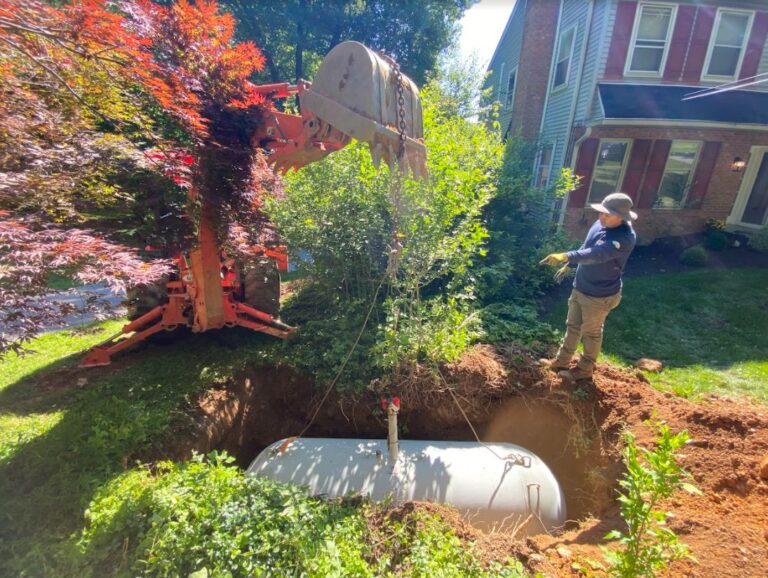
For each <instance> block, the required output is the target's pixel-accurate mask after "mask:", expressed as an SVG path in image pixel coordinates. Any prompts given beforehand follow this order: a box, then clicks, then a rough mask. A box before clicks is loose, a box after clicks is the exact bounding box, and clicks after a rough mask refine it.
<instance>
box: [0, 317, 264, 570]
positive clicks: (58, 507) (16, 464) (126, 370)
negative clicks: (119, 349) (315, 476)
mask: <svg viewBox="0 0 768 578" xmlns="http://www.w3.org/2000/svg"><path fill="white" fill-rule="evenodd" d="M268 342H269V338H266V337H263V336H259V335H255V334H252V333H244V332H210V333H206V334H204V335H198V336H193V337H190V338H186V339H184V340H181V341H178V342H175V343H173V344H168V345H164V346H147V347H146V348H145V349H144V350H143V351H139V352H134V353H128V354H126V355H125V356H124V357H122V358H121V359H120V360H119V361H117V362H116V363H115V364H114V365H113V366H110V367H107V368H101V369H91V370H81V369H76V368H74V367H73V366H74V365H75V364H76V363H77V361H78V360H79V355H77V356H76V355H71V356H69V357H67V358H66V359H62V360H56V361H54V362H52V363H50V364H48V365H46V366H45V367H42V368H39V369H37V370H36V371H34V372H33V373H32V374H31V375H30V376H28V377H25V378H24V379H21V380H19V381H17V382H15V383H12V384H10V385H8V386H7V387H6V388H5V389H3V390H2V391H0V407H2V408H3V409H2V412H3V413H4V414H6V415H12V414H17V415H19V416H26V415H31V414H38V413H45V412H54V411H61V410H62V408H63V412H62V413H63V415H62V416H61V419H60V420H59V421H58V422H57V423H56V424H55V425H53V426H52V427H51V428H50V429H49V430H48V431H46V432H45V433H43V434H42V435H39V436H37V437H34V438H33V439H31V440H29V441H26V442H25V443H21V444H19V445H18V446H17V447H16V448H15V451H14V452H13V453H11V454H10V456H8V457H7V458H6V459H5V460H3V461H0V575H3V576H16V575H29V576H38V575H41V576H42V575H57V576H62V575H78V570H77V563H78V560H77V552H76V549H75V546H74V541H73V539H72V536H73V533H75V532H77V531H78V530H79V529H80V528H81V527H82V524H83V512H84V510H85V508H86V507H87V505H88V503H89V502H90V500H91V499H92V497H93V494H94V492H95V491H96V490H97V489H98V488H99V487H101V486H102V485H103V484H104V483H105V482H107V481H109V480H110V479H112V478H113V477H114V476H116V475H118V474H119V473H120V472H121V471H123V470H125V469H126V468H127V467H129V466H130V465H132V464H129V463H127V462H128V459H129V457H130V456H132V455H135V454H136V453H137V452H138V451H139V450H140V449H142V448H143V447H145V446H146V445H147V444H149V443H151V441H152V440H153V438H155V437H157V436H158V435H160V434H162V433H163V432H164V431H165V430H166V429H167V428H168V427H169V426H170V425H171V423H172V422H173V421H174V420H175V419H176V418H177V417H179V416H181V415H182V413H183V410H184V407H185V403H186V401H187V400H188V399H190V398H191V397H192V396H194V395H195V394H196V393H197V392H199V391H200V390H202V389H204V388H205V387H207V386H210V385H211V384H213V383H216V382H223V381H225V380H226V379H227V378H229V376H231V375H232V373H233V372H234V371H236V370H237V369H238V368H239V367H241V366H242V365H243V364H244V363H245V362H248V361H253V360H254V359H256V358H258V357H259V356H260V355H263V354H262V353H261V352H262V350H263V349H264V346H265V344H266V343H268ZM82 379H87V380H88V381H87V383H85V384H84V385H83V384H82ZM78 380H80V383H81V385H78Z"/></svg>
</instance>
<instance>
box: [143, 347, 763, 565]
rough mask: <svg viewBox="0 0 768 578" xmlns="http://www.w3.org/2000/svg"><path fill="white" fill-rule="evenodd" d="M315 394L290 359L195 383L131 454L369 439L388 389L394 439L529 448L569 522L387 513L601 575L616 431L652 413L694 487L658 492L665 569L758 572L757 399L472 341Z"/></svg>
mask: <svg viewBox="0 0 768 578" xmlns="http://www.w3.org/2000/svg"><path fill="white" fill-rule="evenodd" d="M323 393H324V391H322V390H321V389H320V388H318V387H316V386H315V384H313V383H312V382H311V380H308V379H306V378H304V377H303V376H300V375H297V374H296V373H295V372H294V371H292V370H291V369H289V368H285V367H265V368H258V369H252V370H249V371H247V372H246V373H244V374H242V375H238V376H235V377H234V378H233V380H232V382H231V383H230V384H228V385H227V386H226V387H225V388H221V389H215V390H209V391H208V392H206V393H205V394H204V395H203V396H201V398H200V399H199V400H198V401H197V403H196V404H195V406H194V407H193V408H192V409H193V411H192V412H191V414H190V415H191V417H190V420H189V422H188V423H187V424H185V425H184V426H182V427H180V429H178V430H177V431H175V432H174V433H173V434H172V436H171V437H170V438H169V439H167V440H164V441H160V442H159V443H158V446H157V447H156V448H155V451H154V455H152V456H139V457H142V458H144V459H147V458H157V457H172V458H184V457H186V456H188V455H189V453H190V452H191V451H192V450H197V451H201V452H206V451H209V450H211V449H214V448H217V449H226V450H227V451H229V452H230V453H232V454H234V455H235V456H237V458H238V461H239V463H240V464H242V465H243V466H246V465H248V464H249V463H250V461H251V460H252V459H253V458H254V457H255V456H256V455H257V454H258V453H259V451H261V449H263V448H264V447H266V446H267V445H268V444H270V443H272V442H274V441H275V440H277V439H280V438H283V437H289V436H293V435H297V434H298V433H299V432H301V431H302V430H303V429H304V428H305V427H306V426H307V424H309V423H310V421H311V422H312V423H311V426H310V427H309V429H308V430H307V431H306V433H305V434H304V435H306V436H308V437H314V436H318V437H320V436H322V437H355V438H381V437H385V436H386V417H385V415H384V413H383V412H382V411H381V410H380V409H377V408H378V407H379V399H380V398H381V396H382V395H387V394H394V395H399V396H400V397H401V400H402V409H401V414H400V422H401V428H402V432H403V433H402V437H406V438H411V439H439V440H448V439H454V440H474V439H475V432H476V433H477V436H478V437H479V438H480V439H482V440H483V441H506V442H512V443H516V444H519V445H521V446H523V447H526V448H528V449H530V450H531V451H533V452H534V453H536V454H537V455H539V457H541V458H542V459H543V460H544V461H545V462H546V463H547V464H548V465H549V466H550V468H551V469H552V471H553V472H554V474H555V476H556V477H557V478H558V480H559V481H560V484H561V486H562V488H563V492H564V494H565V498H566V502H567V504H568V511H569V516H570V517H571V519H572V521H570V522H569V523H568V524H567V525H566V527H565V528H564V529H563V531H562V532H560V533H558V534H553V535H538V536H534V537H532V538H527V539H526V540H524V541H522V540H518V539H516V538H515V536H514V535H508V534H502V533H483V532H481V531H479V530H477V529H475V528H473V527H472V526H470V525H469V524H467V523H466V522H465V521H463V520H462V519H461V517H460V516H458V515H457V514H456V512H455V511H454V510H451V509H450V508H446V507H444V506H439V505H435V504H404V505H400V506H398V507H397V508H395V510H394V513H393V515H405V514H406V513H407V512H409V511H413V510H414V509H426V510H427V511H430V512H438V513H441V514H442V515H443V517H444V518H445V519H446V520H447V521H448V522H449V523H450V524H451V526H452V527H453V528H454V529H455V532H456V534H457V535H458V536H459V537H460V538H462V539H464V540H466V541H471V542H474V543H475V544H476V548H477V550H478V552H479V554H480V556H481V557H483V558H484V559H486V560H500V561H503V560H504V559H505V558H507V557H508V556H518V557H519V558H521V559H522V560H523V561H524V562H525V563H526V565H527V566H528V568H529V569H530V570H531V571H532V572H536V571H540V572H543V573H544V574H546V575H549V576H579V575H585V574H589V575H600V572H599V571H597V572H596V571H595V570H594V569H592V568H591V567H590V565H589V563H588V562H587V560H588V559H592V560H602V554H601V551H600V549H599V547H600V546H601V545H605V544H606V541H605V540H604V539H603V536H604V535H605V534H607V533H608V532H609V531H611V530H613V529H624V525H623V522H622V519H621V517H620V515H619V510H618V504H617V502H616V500H615V497H616V488H617V480H618V478H619V477H620V476H621V474H622V471H623V466H622V463H621V432H622V431H623V430H624V429H629V430H631V431H632V432H633V433H634V434H635V435H636V438H637V443H638V445H640V446H644V447H651V446H652V445H653V442H654V433H653V431H652V429H651V428H650V427H649V426H648V425H647V424H646V422H647V421H648V420H652V421H656V420H663V421H664V422H666V423H667V425H669V427H670V428H671V429H672V431H673V432H676V431H681V430H687V431H688V432H689V435H690V438H691V440H690V443H689V444H688V445H687V446H686V448H685V451H683V452H680V454H679V462H680V463H681V465H682V466H683V467H684V468H685V469H686V470H688V471H689V472H690V473H691V475H692V477H693V481H694V482H695V484H696V485H697V486H698V487H699V488H700V489H701V490H702V492H703V495H701V496H691V495H688V494H685V493H683V492H680V493H679V494H676V495H674V496H673V497H672V499H670V500H669V501H668V503H665V504H662V507H663V508H665V509H666V510H668V511H670V512H672V513H673V514H674V517H673V518H671V519H670V522H669V523H670V527H671V528H672V529H673V530H674V531H675V532H676V533H677V534H678V536H679V537H680V539H681V541H683V542H685V543H686V544H688V546H689V547H690V550H691V553H692V554H693V556H695V557H696V558H697V559H698V563H695V562H691V561H682V562H676V563H675V564H673V565H672V566H671V567H670V569H669V574H670V575H673V576H713V577H714V576H717V577H726V576H733V577H744V576H765V575H766V573H767V569H768V479H766V475H768V472H766V471H765V470H768V465H766V462H765V460H766V459H768V408H765V407H764V406H757V405H752V404H750V403H748V402H746V401H743V400H737V399H732V398H728V397H711V398H708V399H706V400H704V401H702V402H691V401H688V400H685V399H681V398H677V397H674V396H673V395H671V394H668V393H662V392H659V391H657V390H655V389H653V388H652V387H651V386H650V385H648V384H647V381H646V380H645V379H644V377H643V375H642V373H640V372H639V371H636V370H621V369H618V368H616V367H613V366H610V365H602V364H601V365H599V366H598V370H597V373H596V375H595V378H594V381H593V382H592V383H590V384H587V385H580V386H575V385H572V384H564V383H562V381H561V379H560V378H559V377H558V376H557V375H555V374H553V373H551V372H548V371H545V370H542V369H541V368H540V367H539V366H538V364H537V362H536V357H535V356H534V355H533V354H532V353H531V352H529V351H526V350H523V349H520V348H517V347H514V346H507V347H495V348H491V347H489V346H479V347H477V348H475V349H474V350H473V351H472V352H470V353H469V354H468V355H466V356H465V357H464V358H463V359H462V360H461V361H460V362H458V363H455V364H452V365H448V366H445V367H442V368H440V370H439V371H437V370H432V369H429V368H424V367H410V368H402V369H401V370H399V371H398V372H395V374H394V375H393V376H391V377H390V378H388V379H387V380H386V381H382V382H379V383H375V384H373V385H372V386H371V388H370V390H369V391H368V392H366V393H365V394H360V395H357V396H349V395H341V394H338V393H335V392H333V393H331V394H330V395H329V396H328V398H327V399H326V400H325V401H324V402H323V403H322V404H321V401H322V398H323ZM316 410H317V411H316ZM315 413H316V417H315V418H314V420H312V416H313V415H315ZM168 448H172V450H170V451H169V450H168ZM761 476H762V477H761ZM398 509H400V510H402V512H401V513H400V514H397V511H398Z"/></svg>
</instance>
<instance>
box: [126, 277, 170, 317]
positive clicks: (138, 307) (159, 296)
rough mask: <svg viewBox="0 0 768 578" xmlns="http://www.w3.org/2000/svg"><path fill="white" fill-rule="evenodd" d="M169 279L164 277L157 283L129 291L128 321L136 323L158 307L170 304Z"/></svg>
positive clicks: (127, 300)
mask: <svg viewBox="0 0 768 578" xmlns="http://www.w3.org/2000/svg"><path fill="white" fill-rule="evenodd" d="M167 282H168V277H167V276H164V277H163V278H161V279H160V280H159V281H157V282H156V283H151V284H149V285H138V286H136V287H132V288H131V289H129V290H128V293H127V299H126V306H127V308H128V320H129V321H135V320H136V319H138V318H139V317H141V316H142V315H146V314H147V313H149V312H150V311H152V309H154V308H155V307H157V306H158V305H162V304H164V303H167V302H168V290H167V288H166V286H165V285H166V283H167Z"/></svg>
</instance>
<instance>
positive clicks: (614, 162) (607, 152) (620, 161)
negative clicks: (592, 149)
mask: <svg viewBox="0 0 768 578" xmlns="http://www.w3.org/2000/svg"><path fill="white" fill-rule="evenodd" d="M627 149H629V141H628V140H601V141H600V148H599V150H598V152H597V160H596V161H595V170H594V171H592V184H591V185H590V187H589V202H592V203H594V202H598V201H602V200H603V197H605V196H606V195H609V194H611V193H615V192H616V191H617V190H618V188H619V183H620V182H621V177H622V176H623V174H624V160H625V159H626V157H627Z"/></svg>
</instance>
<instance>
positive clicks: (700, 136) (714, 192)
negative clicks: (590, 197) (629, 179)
mask: <svg viewBox="0 0 768 578" xmlns="http://www.w3.org/2000/svg"><path fill="white" fill-rule="evenodd" d="M590 138H629V139H651V140H656V139H672V140H699V141H717V142H721V143H722V146H721V147H720V153H719V155H718V157H717V160H716V161H715V167H714V170H713V171H712V177H711V180H710V182H709V187H708V188H707V191H706V194H705V195H704V197H703V199H702V200H701V206H700V207H699V208H684V209H637V210H636V212H637V213H638V219H637V221H636V222H635V230H636V231H637V234H638V240H639V242H640V243H650V242H651V241H653V240H654V239H656V238H658V237H667V236H675V235H687V234H691V233H697V232H700V231H701V230H702V229H703V227H704V223H705V221H706V220H707V219H709V218H714V219H720V220H722V221H724V220H725V219H726V218H727V217H728V215H729V214H730V213H731V208H732V207H733V203H734V201H735V200H736V196H737V194H738V192H739V187H740V186H741V179H742V177H743V176H744V172H741V173H735V172H733V171H732V170H731V163H732V162H733V159H734V158H735V157H741V158H742V159H745V160H749V151H750V148H751V147H752V146H768V132H759V131H751V130H750V131H745V130H727V129H692V128H671V127H670V128H660V127H636V126H632V127H620V126H597V127H594V128H593V129H592V133H591V134H590ZM587 185H588V184H587ZM596 218H597V214H596V213H595V211H593V210H592V209H590V208H589V207H588V206H587V207H586V208H585V207H569V208H568V209H566V213H565V220H564V225H565V228H566V230H567V231H568V232H569V233H570V234H571V236H573V237H574V238H583V237H584V235H585V234H586V232H587V230H588V229H589V226H590V225H591V224H592V223H593V222H594V221H595V219H596Z"/></svg>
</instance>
